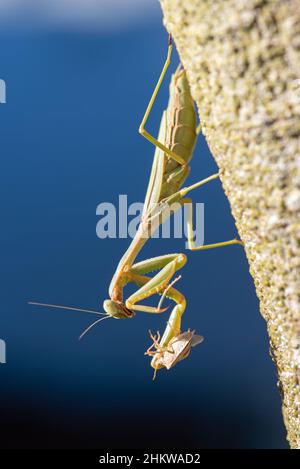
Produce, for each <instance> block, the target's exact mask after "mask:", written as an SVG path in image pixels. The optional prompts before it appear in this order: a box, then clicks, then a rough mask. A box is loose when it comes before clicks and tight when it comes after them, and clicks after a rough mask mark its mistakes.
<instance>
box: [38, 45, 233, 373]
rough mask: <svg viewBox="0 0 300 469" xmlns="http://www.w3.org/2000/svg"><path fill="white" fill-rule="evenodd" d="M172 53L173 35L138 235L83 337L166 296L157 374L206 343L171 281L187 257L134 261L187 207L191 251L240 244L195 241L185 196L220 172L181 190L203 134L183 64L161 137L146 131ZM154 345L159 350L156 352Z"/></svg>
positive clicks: (155, 310)
mask: <svg viewBox="0 0 300 469" xmlns="http://www.w3.org/2000/svg"><path fill="white" fill-rule="evenodd" d="M171 53H172V39H171V37H169V46H168V54H167V59H166V61H165V64H164V66H163V69H162V72H161V74H160V76H159V79H158V82H157V84H156V86H155V89H154V91H153V93H152V96H151V99H150V101H149V104H148V107H147V109H146V112H145V114H144V117H143V119H142V122H141V125H140V128H139V132H140V134H141V135H142V136H143V137H145V138H146V139H147V140H148V141H150V142H151V143H152V144H153V145H154V146H155V147H156V149H155V154H154V159H153V164H152V169H151V174H150V180H149V183H148V188H147V192H146V197H145V202H144V207H143V212H142V216H141V221H140V224H139V227H138V230H137V232H136V235H135V237H134V238H133V240H132V242H131V244H130V246H129V247H128V249H127V251H126V252H125V254H124V255H123V257H122V258H121V260H120V262H119V264H118V266H117V269H116V271H115V274H114V276H113V278H112V281H111V283H110V287H109V299H106V300H105V301H104V302H103V308H104V310H105V316H104V317H103V318H101V319H97V321H95V322H94V323H92V324H91V325H90V326H89V327H88V329H86V331H84V333H83V334H82V336H83V335H84V334H85V333H86V332H87V331H89V330H90V329H91V328H92V327H93V326H95V325H96V324H98V323H99V322H100V321H101V320H103V319H105V318H109V317H111V318H115V319H128V318H132V317H133V316H134V315H135V313H136V312H145V313H150V314H160V313H163V312H164V311H166V309H167V308H162V307H161V306H162V301H163V300H164V298H165V297H167V298H169V299H170V300H172V301H173V302H174V303H175V306H174V307H173V309H172V311H171V314H170V317H169V320H168V322H167V326H166V329H165V331H164V333H163V335H162V337H161V338H160V337H159V338H157V337H156V338H154V337H153V336H152V338H153V346H152V348H150V349H148V351H147V354H148V355H150V356H152V360H151V366H152V367H153V368H154V370H155V372H156V371H157V370H158V369H160V368H163V367H164V368H166V369H169V368H171V367H172V366H174V365H175V364H176V363H178V362H179V361H181V360H183V359H184V358H186V357H187V356H188V355H189V353H190V350H191V347H192V346H194V345H196V344H198V343H200V341H201V340H202V339H201V340H200V339H199V337H200V336H197V335H196V334H195V333H194V331H190V330H188V331H186V332H181V319H182V315H183V313H184V311H185V309H186V299H185V297H184V295H183V294H182V293H181V292H179V291H178V290H177V289H175V288H174V287H173V285H174V283H175V281H176V280H177V279H175V280H173V281H172V278H173V276H174V275H175V273H176V272H177V271H178V270H179V269H181V268H182V267H183V266H184V265H185V263H186V261H187V258H186V255H185V254H183V253H173V254H166V255H163V256H158V257H154V258H151V259H146V260H143V261H141V262H137V263H136V262H135V261H136V258H137V256H138V254H139V253H140V251H141V250H142V248H143V246H144V245H145V243H146V242H147V241H148V240H149V239H150V238H151V236H152V235H153V233H154V232H155V231H156V230H157V228H158V227H159V226H160V225H161V224H162V223H163V222H164V221H166V220H167V219H168V218H169V217H170V216H171V215H172V214H173V213H175V211H177V210H178V209H180V208H181V207H182V206H184V205H185V204H187V203H188V213H187V215H188V221H187V237H188V248H189V249H190V250H192V251H198V250H203V249H210V248H217V247H219V246H228V245H232V244H242V242H241V241H240V240H238V239H232V240H229V241H224V242H219V243H214V244H208V245H201V246H196V244H195V242H194V232H193V211H192V207H191V199H190V198H188V197H187V194H188V193H190V192H191V191H192V190H195V189H196V188H198V187H201V186H203V185H204V184H206V183H208V182H210V181H212V180H214V179H217V178H218V177H219V173H216V174H213V175H211V176H209V177H207V178H206V179H203V180H201V181H198V182H195V183H194V184H192V185H190V186H185V187H182V186H183V184H184V182H185V180H186V178H187V176H188V174H189V172H190V167H189V162H190V160H191V158H192V154H193V150H194V146H195V143H196V139H197V135H198V133H199V126H198V128H197V124H196V120H197V119H196V112H195V107H194V102H193V99H192V96H191V92H190V87H189V83H188V80H187V76H186V72H185V70H184V68H183V67H182V66H181V65H180V66H179V67H178V68H177V70H176V71H175V73H174V74H173V75H172V78H171V83H170V97H169V102H168V105H167V108H166V110H165V111H164V112H163V114H162V119H161V123H160V128H159V134H158V138H157V139H156V138H155V137H153V136H152V135H151V134H150V133H149V132H148V131H147V130H146V129H145V125H146V123H147V120H148V117H149V114H150V111H151V109H152V106H153V104H154V102H155V99H156V96H157V93H158V91H159V88H160V86H161V83H162V81H163V78H164V76H165V74H166V71H167V68H168V66H169V64H170V58H171ZM154 271H158V272H156V273H155V274H154V275H153V276H152V277H150V276H149V275H148V274H150V273H152V272H154ZM129 283H133V284H135V285H136V286H137V287H138V288H137V290H136V291H135V292H134V293H133V294H132V295H130V296H129V297H128V298H127V299H124V298H123V290H124V288H125V287H126V285H128V284H129ZM157 294H158V295H161V301H160V302H159V304H158V305H157V306H149V305H145V304H141V301H143V300H145V299H147V298H150V297H152V296H154V295H157ZM35 304H37V303H35ZM48 306H55V305H48ZM98 314H101V313H98ZM154 339H155V340H154ZM153 347H154V348H155V350H152V349H153Z"/></svg>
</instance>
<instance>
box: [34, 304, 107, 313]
mask: <svg viewBox="0 0 300 469" xmlns="http://www.w3.org/2000/svg"><path fill="white" fill-rule="evenodd" d="M28 304H29V305H35V306H45V307H46V308H58V309H68V310H71V311H81V312H84V313H91V314H98V315H101V316H106V313H100V312H99V311H95V310H93V309H83V308H75V307H73V306H63V305H51V304H48V303H37V302H36V301H28Z"/></svg>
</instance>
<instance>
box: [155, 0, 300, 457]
mask: <svg viewBox="0 0 300 469" xmlns="http://www.w3.org/2000/svg"><path fill="white" fill-rule="evenodd" d="M161 4H162V8H163V12H164V22H165V25H166V27H167V29H168V31H169V32H171V33H172V35H173V38H174V40H175V43H176V46H177V48H178V51H179V55H180V57H181V60H182V63H183V65H184V67H185V68H186V70H187V74H188V78H189V81H190V84H191V88H192V94H193V97H194V99H195V101H196V102H197V105H198V109H199V113H200V118H201V121H202V124H203V133H204V135H205V137H206V139H207V141H208V144H209V147H210V149H211V152H212V154H213V156H214V158H215V159H216V162H217V164H218V166H219V167H220V170H221V173H222V177H221V179H222V184H223V187H224V190H225V192H226V194H227V196H228V198H229V201H230V205H231V209H232V213H233V216H234V218H235V220H236V224H237V228H238V231H239V234H240V236H241V239H242V240H243V241H244V243H245V250H246V254H247V257H248V260H249V264H250V270H251V274H252V276H253V278H254V282H255V286H256V291H257V295H258V297H259V299H260V308H261V313H262V315H263V317H264V318H265V320H266V322H267V327H268V332H269V336H270V344H271V352H272V357H273V359H274V361H275V364H276V366H277V370H278V382H279V387H280V390H281V395H282V401H283V416H284V421H285V424H286V428H287V432H288V440H289V442H290V445H291V447H292V448H300V275H299V273H300V269H299V266H300V143H299V135H300V121H299V115H300V2H299V0H226V1H224V0H184V1H183V0H161ZM254 342H255V338H254Z"/></svg>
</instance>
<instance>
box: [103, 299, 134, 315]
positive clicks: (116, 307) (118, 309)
mask: <svg viewBox="0 0 300 469" xmlns="http://www.w3.org/2000/svg"><path fill="white" fill-rule="evenodd" d="M103 308H104V311H105V312H106V314H108V315H109V316H111V317H112V318H115V319H127V318H132V317H133V316H134V312H133V311H131V310H130V309H128V308H126V306H125V305H124V304H123V303H121V302H118V301H113V300H104V301H103Z"/></svg>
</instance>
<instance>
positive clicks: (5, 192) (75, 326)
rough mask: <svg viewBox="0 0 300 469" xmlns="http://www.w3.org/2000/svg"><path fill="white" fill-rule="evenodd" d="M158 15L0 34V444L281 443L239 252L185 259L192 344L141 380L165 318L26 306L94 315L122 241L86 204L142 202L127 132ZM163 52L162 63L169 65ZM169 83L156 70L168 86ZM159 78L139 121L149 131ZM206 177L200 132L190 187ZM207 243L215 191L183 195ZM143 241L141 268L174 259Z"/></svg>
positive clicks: (163, 247)
mask: <svg viewBox="0 0 300 469" xmlns="http://www.w3.org/2000/svg"><path fill="white" fill-rule="evenodd" d="M166 43H167V36H166V33H165V31H164V29H163V27H162V26H161V24H160V20H158V21H157V22H156V23H151V24H149V25H148V26H145V25H144V26H143V27H138V26H137V27H135V28H129V29H128V30H124V31H114V32H111V33H109V32H106V33H104V32H103V33H99V32H98V33H96V32H94V33H88V32H84V31H82V32H79V31H77V32H76V31H72V30H70V31H68V30H65V31H63V30H60V31H57V32H54V31H52V32H50V31H48V32H47V31H37V30H36V31H25V30H23V31H21V30H20V31H18V30H13V31H10V32H8V31H6V32H2V34H1V49H0V64H1V69H0V77H1V78H3V79H5V81H6V83H7V104H5V105H1V106H0V125H1V129H0V135H1V136H0V141H1V166H2V168H1V184H0V188H1V192H2V194H1V201H2V210H1V221H2V223H1V227H2V229H1V247H2V255H1V292H2V294H1V315H0V337H1V338H2V339H4V340H5V341H6V343H7V364H6V365H0V389H1V404H0V406H1V438H0V445H1V446H2V447H33V448H38V447H43V448H46V447H50V448H51V447H56V448H57V447H62V448H67V447H82V448H88V447H98V448H106V447H110V448H113V447H118V448H126V447H129V448H130V447H131V448H132V447H135V448H139V447H156V448H162V447H169V448H171V447H172V448H188V447H198V448H199V447H200V448H285V447H287V445H286V442H285V430H284V427H283V423H282V417H281V408H280V396H279V392H278V390H277V388H276V372H275V367H274V366H273V364H272V361H271V358H270V356H269V347H268V339H267V334H266V326H265V323H264V321H263V319H262V317H261V316H260V314H259V308H258V301H257V298H256V295H255V291H254V286H253V281H252V279H251V277H250V275H249V272H248V264H247V260H246V258H245V254H244V251H243V249H242V248H240V247H239V246H232V247H227V248H224V249H219V250H212V251H205V252H198V253H188V258H189V261H188V264H187V265H186V267H185V268H184V270H183V271H182V274H183V278H182V280H181V282H180V285H179V284H178V287H179V288H180V290H181V291H182V292H183V293H184V294H185V295H186V297H187V298H188V307H187V311H186V313H185V316H184V320H183V328H184V329H187V328H188V327H192V328H195V329H196V330H197V331H198V332H199V333H201V334H203V335H204V336H205V341H204V342H203V344H202V345H201V346H199V347H197V348H196V349H194V350H193V352H192V354H191V356H190V357H189V359H188V360H185V361H184V362H182V363H181V364H179V365H178V366H176V367H175V368H173V369H172V370H170V371H169V372H165V371H162V372H160V373H159V375H158V378H157V380H156V381H155V382H152V380H151V379H152V369H150V367H149V360H148V358H146V357H144V355H143V354H144V351H145V348H147V347H148V346H149V344H150V340H149V337H148V332H147V331H148V329H149V328H151V329H152V330H153V331H155V330H157V329H160V330H162V329H163V328H164V326H165V321H166V317H167V316H165V317H162V316H158V317H153V316H152V315H146V314H143V313H140V314H137V316H136V317H135V318H134V319H132V320H130V321H129V320H128V321H114V320H110V321H106V322H103V323H102V324H101V327H100V326H99V327H98V328H94V329H93V330H92V331H91V332H90V334H89V335H88V336H86V338H85V339H84V340H83V341H82V342H78V336H79V334H80V333H81V332H82V330H83V329H84V328H85V327H86V326H87V325H88V324H89V323H90V322H91V321H92V320H93V319H94V317H93V316H91V317H90V316H89V315H84V314H83V313H79V312H78V313H76V312H67V311H66V312H64V311H59V310H52V309H43V308H37V307H33V306H28V305H27V304H26V302H27V301H28V300H36V301H44V302H51V303H59V304H66V305H75V306H81V307H89V308H96V309H99V308H101V305H102V301H103V299H105V298H106V297H107V295H108V294H107V290H108V285H109V282H110V280H111V277H112V275H113V273H114V270H115V268H116V265H117V262H118V261H119V259H120V256H121V255H122V254H123V252H124V251H125V249H126V248H127V246H128V243H129V240H126V239H125V240H124V239H120V240H119V239H106V240H100V239H99V238H97V237H96V233H95V228H96V223H97V220H98V217H97V216H96V206H97V205H98V204H99V203H100V202H103V201H108V202H112V203H115V204H117V202H118V194H128V201H129V203H131V202H135V201H142V200H143V197H144V194H145V190H146V185H147V179H148V176H149V171H150V168H151V162H152V155H153V148H152V146H151V145H150V144H149V143H148V142H147V141H145V140H144V139H143V138H141V137H140V135H139V134H138V132H137V129H138V126H139V123H140V120H141V117H142V115H143V112H144V110H145V107H146V105H147V102H148V100H149V97H150V94H151V91H152V89H153V86H154V84H155V82H156V79H157V77H158V74H159V73H160V70H161V67H162V64H163V61H164V58H165V54H166ZM177 60H178V59H177V57H176V55H174V57H173V61H172V67H171V69H174V68H175V67H176V65H177ZM169 76H170V74H169V75H168V77H169ZM167 96H168V80H167V81H166V82H165V83H164V85H163V87H162V90H161V92H160V94H159V98H158V100H157V102H156V104H155V108H154V110H153V112H152V114H151V119H150V121H149V129H150V130H151V131H152V132H153V133H156V132H157V129H158V126H159V121H160V116H161V112H162V110H163V108H164V107H165V105H166V102H167ZM215 171H216V165H215V163H214V161H213V159H212V157H211V155H210V153H209V151H208V149H207V146H206V143H205V141H204V139H203V137H200V139H199V142H198V145H197V148H196V151H195V153H194V157H193V160H192V171H191V175H190V177H189V182H194V181H196V180H199V179H201V178H204V177H206V176H208V175H210V174H212V173H213V172H215ZM193 199H194V201H195V202H196V201H198V202H204V203H205V240H206V242H214V241H221V240H225V239H230V238H232V237H234V236H236V228H235V225H234V221H233V219H232V217H231V214H230V208H229V205H228V202H227V200H226V198H225V195H224V193H223V190H222V188H221V185H220V183H219V182H218V181H215V182H212V183H211V184H209V185H207V186H206V187H203V188H201V189H199V190H198V191H195V192H194V194H193ZM184 249H185V248H184V242H183V241H182V240H173V239H171V240H166V239H162V240H153V241H151V242H149V243H148V245H147V246H146V247H145V249H144V250H143V252H142V257H141V258H147V257H150V256H156V255H159V254H164V253H168V252H181V251H184Z"/></svg>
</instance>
